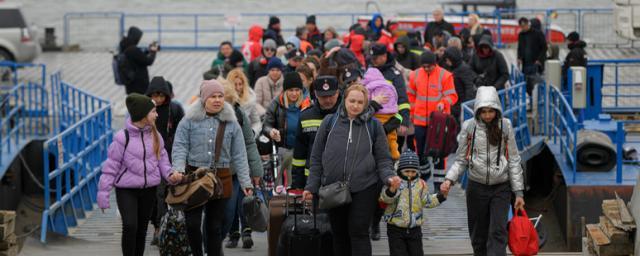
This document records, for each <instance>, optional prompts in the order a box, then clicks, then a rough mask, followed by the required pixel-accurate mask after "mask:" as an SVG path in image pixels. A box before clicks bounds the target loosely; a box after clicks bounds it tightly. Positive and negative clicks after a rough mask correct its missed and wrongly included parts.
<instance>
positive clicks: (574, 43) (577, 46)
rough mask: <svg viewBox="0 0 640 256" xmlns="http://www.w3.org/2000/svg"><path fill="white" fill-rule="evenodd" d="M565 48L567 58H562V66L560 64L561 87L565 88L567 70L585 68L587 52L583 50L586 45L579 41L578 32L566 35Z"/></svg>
mask: <svg viewBox="0 0 640 256" xmlns="http://www.w3.org/2000/svg"><path fill="white" fill-rule="evenodd" d="M567 47H568V48H569V53H568V54H567V57H565V58H564V64H562V84H563V86H567V72H568V71H569V68H571V67H578V66H579V67H586V66H587V52H586V51H585V50H584V48H585V47H587V43H586V42H585V41H582V40H580V34H578V32H575V31H573V32H571V33H569V34H568V35H567ZM563 88H566V87H563Z"/></svg>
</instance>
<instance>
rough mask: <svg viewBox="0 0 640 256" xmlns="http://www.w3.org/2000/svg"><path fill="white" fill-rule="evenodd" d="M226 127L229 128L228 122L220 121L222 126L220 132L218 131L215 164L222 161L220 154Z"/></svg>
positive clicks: (219, 128)
mask: <svg viewBox="0 0 640 256" xmlns="http://www.w3.org/2000/svg"><path fill="white" fill-rule="evenodd" d="M225 126H227V122H223V121H220V124H219V125H218V131H216V145H215V147H216V149H215V158H214V161H215V162H214V164H217V163H218V160H219V159H220V153H221V152H222V140H223V139H224V128H225Z"/></svg>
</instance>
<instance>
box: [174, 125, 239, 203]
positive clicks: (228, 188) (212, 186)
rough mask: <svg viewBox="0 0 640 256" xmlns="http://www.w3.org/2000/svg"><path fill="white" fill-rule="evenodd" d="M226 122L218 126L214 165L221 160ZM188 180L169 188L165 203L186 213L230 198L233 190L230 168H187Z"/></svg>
mask: <svg viewBox="0 0 640 256" xmlns="http://www.w3.org/2000/svg"><path fill="white" fill-rule="evenodd" d="M225 126H226V122H221V123H220V125H218V131H217V133H216V144H215V147H216V148H215V158H214V162H213V165H215V164H216V163H217V162H218V160H219V159H220V154H221V151H222V149H221V147H222V141H223V139H224V129H225ZM186 170H187V173H188V174H187V175H186V176H185V177H186V178H185V179H184V181H183V182H182V183H181V184H178V185H175V186H171V187H169V191H168V192H169V193H167V197H166V198H165V202H166V203H167V204H169V205H171V206H173V207H176V208H179V209H184V210H185V211H188V210H191V209H194V208H197V207H199V206H202V205H204V204H206V203H207V202H208V201H209V200H211V199H223V198H230V197H231V193H232V188H233V183H232V182H233V181H232V175H231V170H230V169H229V168H213V169H211V168H206V167H200V168H198V167H194V166H187V168H186Z"/></svg>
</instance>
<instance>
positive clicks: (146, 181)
mask: <svg viewBox="0 0 640 256" xmlns="http://www.w3.org/2000/svg"><path fill="white" fill-rule="evenodd" d="M125 129H127V131H128V132H129V144H128V145H127V146H126V149H125V144H126V135H125V132H124V130H120V131H119V132H118V133H116V135H115V136H114V137H113V142H111V145H109V151H108V153H107V160H106V161H105V162H104V163H103V165H102V175H101V176H100V183H99V187H98V206H99V207H100V208H101V209H107V208H109V194H110V193H111V190H112V189H113V187H116V188H150V187H155V186H157V185H158V184H160V178H161V177H162V178H163V179H165V180H167V179H168V178H169V175H170V174H171V164H170V163H169V156H168V154H167V151H166V150H165V149H164V142H163V140H162V137H160V134H158V137H160V150H161V152H160V158H159V159H158V157H157V156H156V155H155V153H154V152H153V134H152V132H153V130H152V129H151V126H146V127H144V128H142V129H141V128H138V127H136V126H134V125H133V124H132V123H131V119H127V121H126V124H125Z"/></svg>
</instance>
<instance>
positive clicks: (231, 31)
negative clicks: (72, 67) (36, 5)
mask: <svg viewBox="0 0 640 256" xmlns="http://www.w3.org/2000/svg"><path fill="white" fill-rule="evenodd" d="M469 13H471V12H458V13H446V14H445V15H447V16H448V17H454V18H453V20H452V21H454V22H461V23H462V22H464V21H465V17H466V16H467V15H468V14H469ZM309 14H312V13H302V12H301V13H241V14H239V17H249V18H257V17H264V18H263V19H261V22H266V21H267V20H268V17H269V16H272V15H275V16H278V17H280V18H281V19H282V20H284V21H286V20H291V19H293V20H301V19H303V18H304V17H306V16H307V15H309ZM480 14H481V15H482V16H483V17H487V18H488V19H489V24H490V25H492V26H490V28H489V29H490V30H492V33H493V34H494V35H496V37H495V39H496V46H498V47H504V46H505V44H504V43H503V41H502V35H503V33H504V28H503V27H504V26H506V22H504V20H506V18H507V17H508V18H509V19H511V18H512V16H516V15H519V16H534V15H542V22H543V25H544V26H545V27H544V30H545V32H547V33H548V32H549V31H550V29H551V26H552V24H554V25H555V24H559V23H562V22H559V21H557V20H555V17H558V15H563V17H564V16H569V15H571V16H574V17H575V18H573V21H570V22H569V23H568V24H559V25H560V26H562V28H563V30H564V31H562V32H563V33H566V32H568V31H578V32H579V33H581V34H582V35H586V34H588V35H593V36H599V35H602V34H604V33H605V32H610V31H609V30H607V31H599V30H602V29H608V28H609V27H606V26H605V27H606V28H600V27H595V26H586V25H585V20H591V19H589V18H588V17H587V16H588V15H599V14H606V15H610V16H613V9H610V8H564V9H517V10H511V9H496V10H495V11H493V12H490V13H480ZM227 15H228V14H225V13H124V12H70V13H66V14H65V15H64V22H63V30H64V45H65V46H68V45H69V44H70V43H71V38H70V37H71V33H70V21H71V20H74V19H95V18H111V19H116V20H118V24H119V27H118V33H119V34H118V38H122V36H123V35H124V33H125V31H126V29H127V26H130V25H136V24H139V23H138V22H142V21H145V23H149V22H151V23H152V24H154V25H152V26H146V27H141V29H142V30H143V31H144V32H146V33H149V34H152V36H153V37H155V40H156V41H158V42H159V43H160V44H161V45H162V47H163V48H164V49H177V50H192V49H201V50H202V49H205V50H210V49H211V50H216V49H217V48H218V45H217V44H216V43H214V42H206V43H202V42H201V40H202V39H203V38H205V37H206V36H207V35H208V36H209V37H206V38H214V39H218V38H222V39H223V40H230V41H231V42H232V43H233V44H234V45H239V43H241V42H239V40H238V39H239V38H240V37H239V34H238V33H241V34H240V35H242V36H244V35H246V33H247V32H248V27H249V26H250V24H248V23H250V22H248V23H244V24H243V25H242V26H240V25H233V24H230V25H229V26H226V27H225V26H222V24H221V23H224V22H223V19H224V18H226V17H227ZM314 15H316V16H317V17H318V18H323V19H333V20H335V19H338V18H340V19H345V24H344V26H341V27H336V29H337V30H338V32H344V31H347V29H348V26H349V25H351V24H354V23H356V22H357V20H358V17H360V16H370V15H371V14H370V13H366V12H365V13H350V12H334V13H315V14H314ZM399 16H416V17H424V20H425V22H428V21H431V19H432V18H431V14H430V13H427V12H407V13H401V14H399ZM585 17H587V18H585ZM211 18H215V19H220V21H219V22H217V24H214V26H211V24H209V23H211V22H210V21H206V19H211ZM176 19H180V21H181V22H175V21H176ZM347 20H349V21H350V23H348V24H346V22H347ZM179 23H182V24H183V25H179ZM176 24H178V25H176ZM300 24H302V23H300ZM509 26H513V24H509ZM282 31H283V32H287V33H289V32H293V31H295V30H294V29H293V28H292V27H291V28H283V29H282ZM585 32H589V33H585ZM512 33H515V32H509V34H512ZM221 34H222V35H221ZM224 34H226V36H225V35H224ZM167 35H172V36H167ZM176 35H178V36H177V37H180V38H181V39H184V38H192V39H193V43H190V44H185V43H175V40H173V39H176V38H177V37H176ZM184 35H186V37H185V36H184ZM612 37H616V35H615V34H613V35H612ZM613 39H615V38H613ZM223 40H220V41H223ZM598 40H605V41H598ZM598 40H593V39H592V40H590V41H589V42H590V43H592V44H593V43H596V44H600V45H607V44H615V45H620V44H621V43H620V42H609V41H610V40H612V38H611V37H608V36H604V37H602V38H599V39H598ZM607 40H609V41H607ZM169 41H173V42H169ZM629 42H630V41H628V40H626V41H624V44H628V43H629ZM115 43H116V42H113V44H115Z"/></svg>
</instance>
